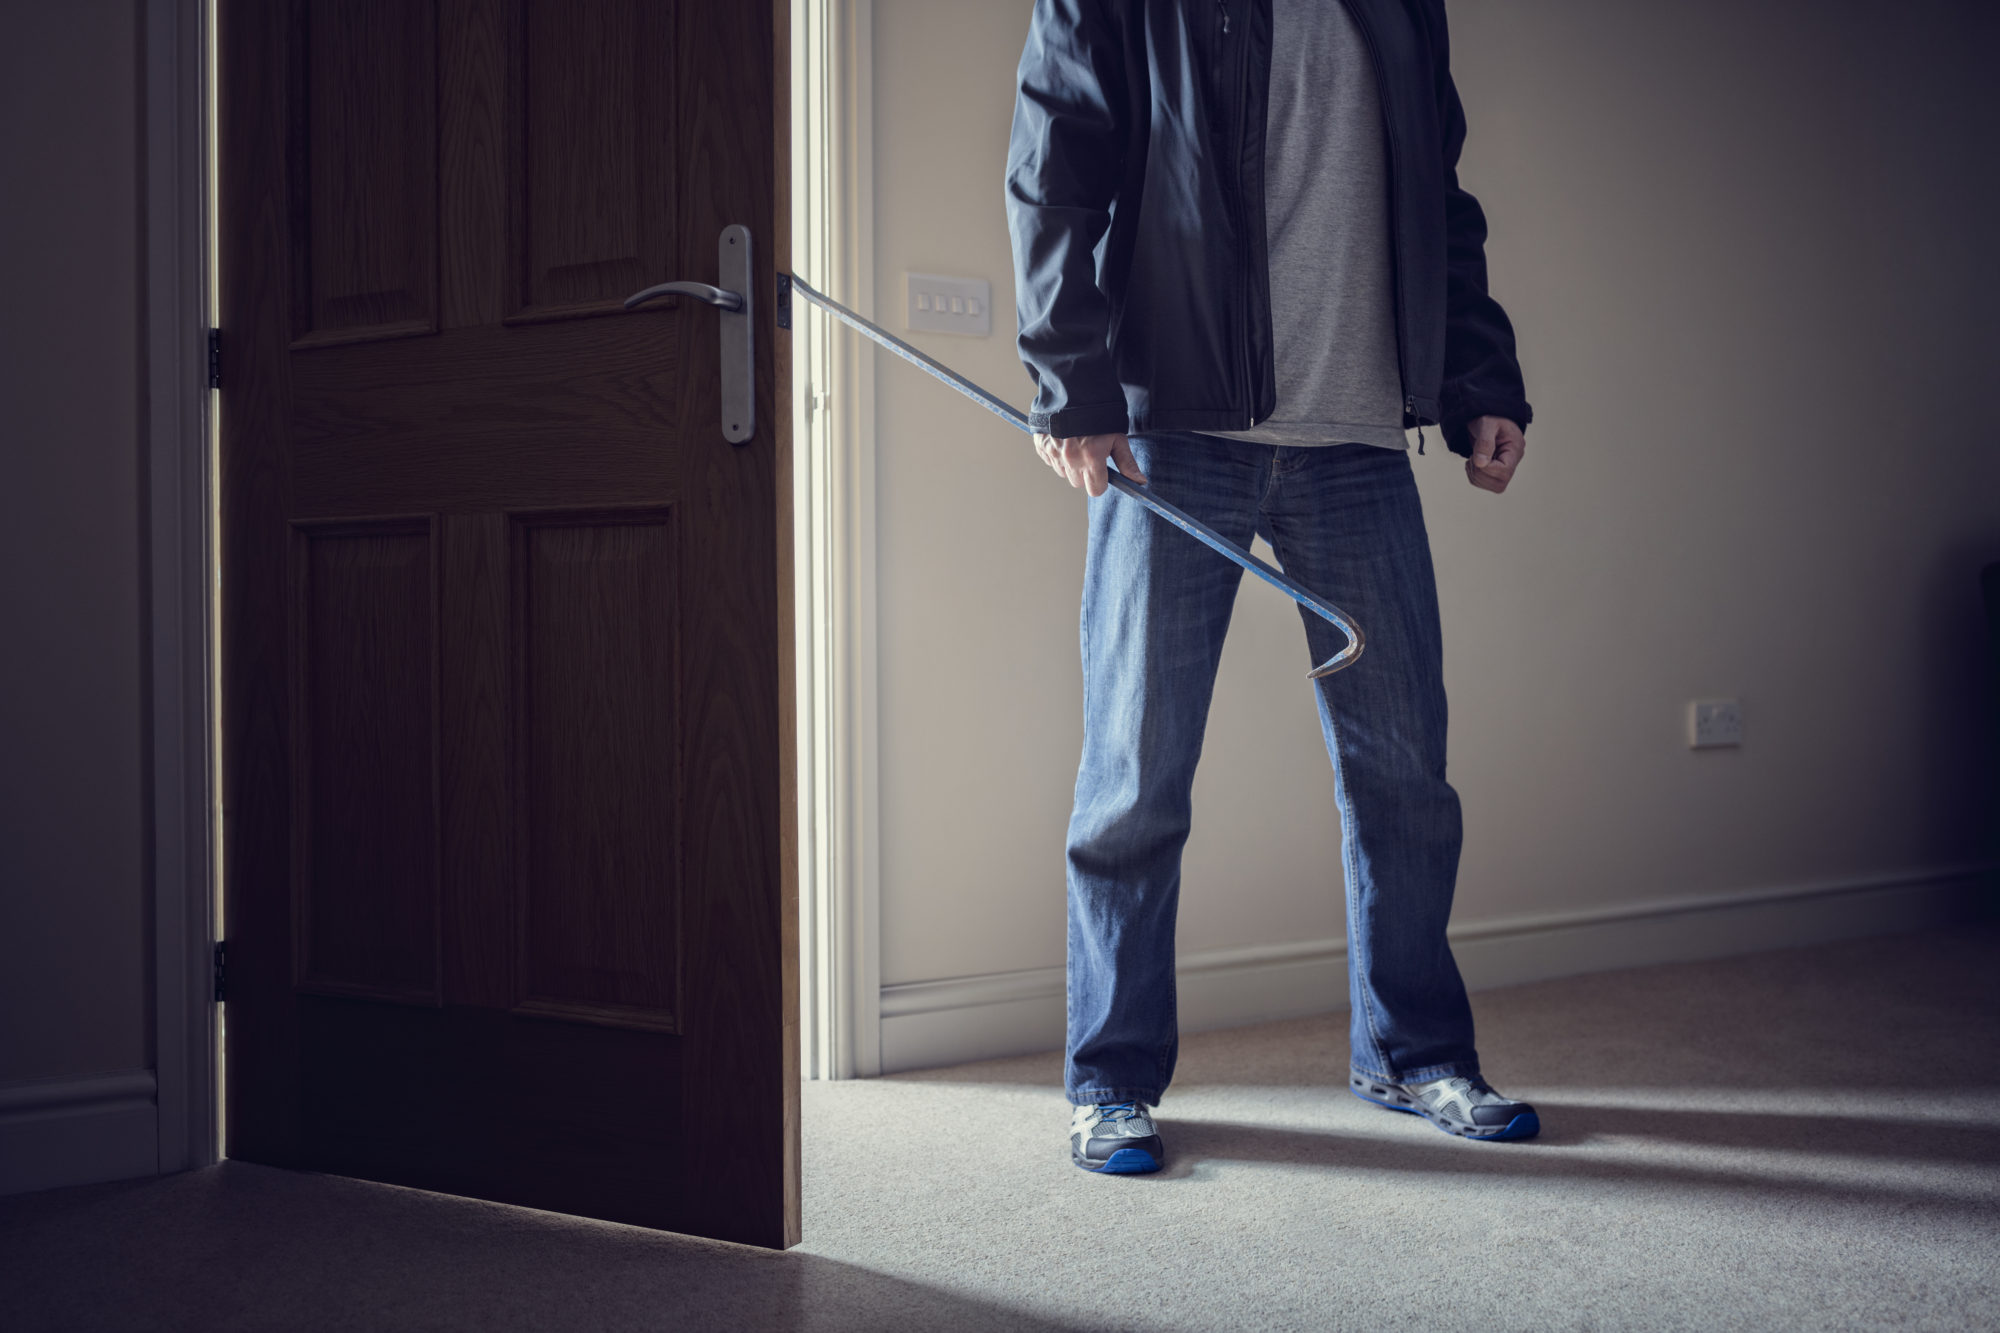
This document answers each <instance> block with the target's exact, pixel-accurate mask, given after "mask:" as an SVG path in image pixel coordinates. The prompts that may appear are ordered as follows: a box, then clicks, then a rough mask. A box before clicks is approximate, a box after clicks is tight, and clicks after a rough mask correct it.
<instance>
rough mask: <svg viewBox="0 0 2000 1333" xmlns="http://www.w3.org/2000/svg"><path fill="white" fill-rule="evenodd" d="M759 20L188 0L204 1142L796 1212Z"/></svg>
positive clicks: (752, 1228) (784, 497) (777, 35)
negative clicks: (204, 735) (213, 425)
mask: <svg viewBox="0 0 2000 1333" xmlns="http://www.w3.org/2000/svg"><path fill="white" fill-rule="evenodd" d="M784 12H785V11H784V5H783V2H782V0H777V3H773V0H763V2H762V3H737V0H224V3H222V4H221V6H220V12H219V15H218V24H219V31H218V40H219V48H218V52H219V58H218V73H217V76H218V80H219V84H218V86H219V94H220V99H219V106H220V118H221V119H220V136H219V143H220V161H219V178H220V187H221V199H220V218H219V227H220V238H221V239H220V254H221V289H222V295H221V309H222V320H221V325H222V364H223V392H222V405H221V420H222V455H221V478H220V485H221V499H222V513H221V542H222V546H221V562H222V565H221V574H222V589H221V608H222V631H223V637H222V644H223V650H222V651H223V677H222V689H223V708H222V715H223V719H224V722H223V727H224V731H223V742H222V743H223V751H222V753H223V766H224V773H223V790H224V793H225V796H224V801H225V807H224V812H223V817H224V830H225V831H224V838H225V844H224V845H225V858H226V859H225V865H224V874H225V885H224V892H225V895H226V901H227V904H228V928H227V934H228V941H229V988H230V989H229V994H228V1001H227V1004H228V1007H227V1010H226V1016H227V1036H228V1151H229V1153H230V1155H231V1156H233V1157H239V1158H246V1159H249V1160H253V1161H260V1162H269V1163H274V1164H277V1165H282V1166H292V1167H305V1168H312V1169H317V1170H324V1171H332V1172H339V1173H343V1174H350V1175H356V1176H364V1177H368V1178H371V1179H377V1180H387V1181H395V1182H399V1183H403V1184H409V1185H416V1186H421V1187H424V1188H429V1189H435V1190H443V1191H449V1192H453V1193H461V1194H469V1195H475V1196H479V1197H482V1198H490V1199H500V1200H506V1201H510V1202H515V1203H523V1204H529V1205H532V1206H536V1207H542V1208H550V1209H557V1210H561V1211H566V1212H574V1213H582V1214H588V1215H592V1216H597V1217H604V1218H612V1219H617V1220H621V1221H628V1222H637V1223H642V1224H645V1225H649V1226H657V1227H666V1228H671V1229H674V1230H678V1231H687V1232H694V1233H699V1234H703V1235H709V1236H717V1237H724V1238H727V1239H731V1240H738V1241H747V1242H751V1243H755V1244H761V1245H784V1244H789V1243H791V1242H792V1241H794V1240H796V1238H797V1234H798V1191H797V1178H798V1151H797V1098H798V1090H797V1075H796V1070H797V1055H796V1049H795V1041H796V1025H795V1020H794V1007H795V1003H796V993H795V989H794V987H795V985H796V967H795V962H794V952H793V947H792V946H793V939H794V932H793V921H794V913H793V906H792V895H793V892H794V889H795V885H794V884H793V882H792V874H791V861H790V857H789V853H788V846H789V837H788V834H789V829H790V823H789V818H790V816H789V811H790V800H791V797H790V790H791V787H790V783H791V750H790V743H789V742H790V736H791V730H790V709H789V703H788V700H789V688H790V676H789V664H790V648H789V643H790V638H789V636H790V626H789V619H788V617H789V610H790V605H791V598H790V593H789V582H788V580H789V569H788V564H787V558H786V557H787V555H788V550H781V542H783V541H784V540H785V538H786V535H787V534H788V532H789V518H788V509H787V505H788V500H789V494H790V486H789V481H788V480H787V478H788V475H789V474H788V468H789V462H788V454H787V450H788V448H789V440H788V437H787V431H786V422H785V421H784V420H783V419H782V418H783V414H782V413H781V412H780V411H778V410H777V403H778V401H779V400H778V398H777V397H776V395H775V394H774V386H775V385H776V384H777V383H778V382H779V380H778V375H779V374H780V373H781V372H782V371H783V369H784V366H783V364H782V363H781V362H780V356H781V355H782V354H783V352H784V349H782V348H780V347H778V346H777V345H776V343H775V339H776V338H779V337H784V336H786V335H783V334H781V333H779V332H778V331H777V330H776V329H775V328H774V327H773V322H772V320H771V318H770V314H769V312H770V311H772V310H773V309H774V302H773V280H772V279H773V273H774V272H775V270H776V268H777V267H779V266H782V265H783V264H784V263H785V245H786V238H785V237H784V235H783V234H782V233H781V232H780V230H779V225H780V220H781V219H782V218H783V216H784V213H783V209H782V207H781V206H780V202H781V200H780V194H781V188H780V183H781V182H782V180H783V178H784V177H783V164H784V146H783V144H782V142H781V140H780V138H779V134H780V132H781V130H782V129H783V128H784V127H786V126H787V124H788V118H787V116H786V114H785V112H784V107H783V105H782V94H783V88H784V85H783V83H782V82H781V72H782V71H783V70H784V68H785V65H786V57H785V53H784V49H783V44H784V36H785V33H784V26H783V25H784V18H783V14H784ZM731 223H742V224H745V225H747V226H748V227H749V229H750V232H751V235H752V237H753V243H754V245H755V247H757V248H758V250H760V251H761V253H758V254H757V255H756V259H755V264H754V270H753V271H754V273H755V287H756V291H755V293H754V308H755V310H756V311H757V312H759V318H758V319H757V322H756V325H755V338H756V348H757V357H758V360H757V373H756V379H755V398H756V404H757V408H756V411H757V422H758V426H757V432H756V435H755V438H753V439H752V440H750V441H749V442H748V443H746V444H742V445H733V444H730V443H727V442H725V440H724V439H723V437H722V433H721V427H720V422H719V414H720V410H721V409H720V404H719V397H718V394H719V389H718V376H719V369H718V358H719V354H718V349H717V342H718V329H717V323H716V320H717V312H716V311H714V310H713V309H711V308H709V307H708V306H705V305H702V304H700V303H698V302H693V301H687V300H675V301H670V302H665V303H662V304H660V305H657V306H653V307H649V308H647V309H644V310H642V311H639V312H636V313H630V312H627V311H625V310H624V309H623V308H622V307H621V305H620V300H621V298H622V297H624V296H625V295H626V294H627V293H629V292H632V291H635V290H637V289H639V288H642V287H646V286H649V285H651V284H653V283H657V282H661V281H664V280H667V279H674V278H691V279H696V280H700V281H705V282H711V283H713V282H716V281H717V280H718V275H717V267H718V265H717V255H716V250H717V238H718V236H719V234H720V232H721V230H722V228H723V227H724V226H726V225H728V224H731Z"/></svg>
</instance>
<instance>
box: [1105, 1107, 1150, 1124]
mask: <svg viewBox="0 0 2000 1333" xmlns="http://www.w3.org/2000/svg"><path fill="white" fill-rule="evenodd" d="M1142 1114H1144V1113H1143V1112H1142V1111H1140V1109H1139V1103H1137V1102H1109V1103H1106V1104H1105V1105H1103V1106H1100V1107H1098V1108H1097V1123H1098V1124H1100V1125H1106V1124H1111V1123H1114V1122H1122V1121H1126V1120H1136V1119H1137V1118H1138V1117H1139V1116H1140V1115H1142Z"/></svg>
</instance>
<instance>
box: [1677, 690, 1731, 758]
mask: <svg viewBox="0 0 2000 1333" xmlns="http://www.w3.org/2000/svg"><path fill="white" fill-rule="evenodd" d="M1741 744H1743V704H1742V702H1741V701H1740V700H1736V699H1696V700H1694V701H1693V702H1691V703H1689V704H1688V748H1689V749H1691V750H1711V749H1714V748H1716V747H1717V746H1723V745H1741Z"/></svg>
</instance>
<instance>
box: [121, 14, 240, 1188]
mask: <svg viewBox="0 0 2000 1333" xmlns="http://www.w3.org/2000/svg"><path fill="white" fill-rule="evenodd" d="M141 14H142V22H143V24H144V33H143V41H144V58H143V62H142V68H143V70H144V79H145V88H144V90H143V93H142V96H143V99H144V106H145V120H144V122H143V124H144V132H145V143H144V146H143V149H142V153H143V161H144V164H145V188H144V203H145V232H144V236H145V247H144V262H145V269H144V272H145V279H144V281H145V305H144V310H145V328H144V334H143V336H144V339H145V347H146V372H145V389H146V402H145V406H144V409H143V412H142V418H141V419H142V421H143V423H144V429H145V432H146V443H145V452H144V455H143V456H144V459H145V486H146V491H145V494H146V510H145V517H146V524H147V532H146V538H145V550H146V553H147V563H146V574H147V582H146V586H145V590H144V591H145V608H146V610H145V615H146V649H147V655H148V656H147V691H148V693H147V699H146V705H147V714H148V734H147V746H148V754H147V764H148V768H147V788H148V791H149V795H150V799H149V801H148V814H149V826H148V828H147V837H148V840H149V842H150V847H149V853H150V855H149V861H150V865H151V870H152V900H153V985H154V994H153V1064H154V1071H155V1077H156V1092H155V1105H156V1108H157V1111H158V1127H159V1144H160V1156H159V1170H160V1171H161V1172H162V1173H165V1172H170V1171H182V1170H186V1169H188V1168H190V1167H196V1166H206V1165H208V1164H209V1163H210V1162H213V1161H215V1160H216V1159H217V1157H218V1155H219V1153H220V1148H221V1142H220V1134H219V1130H220V1125H221V1116H220V1111H219V1093H220V1083H219V1082H218V1080H217V1072H218V1042H217V1040H216V1035H217V1025H218V1017H219V1016H218V1014H217V1006H216V1004H215V1002H214V978H213V962H212V960H213V957H214V941H215V940H216V938H217V930H216V920H215V912H216V905H217V903H218V901H219V899H218V895H217V893H216V875H217V873H218V867H219V862H218V861H217V858H216V855H215V847H216V838H215V834H216V812H217V808H218V805H217V799H216V792H217V787H216V765H215V754H216V744H215V740H216V736H215V717H216V714H215V708H214V704H215V698H216V694H215V684H216V675H215V652H214V643H215V578H214V570H215V546H214V470H213V459H214V448H213V444H214V434H213V428H214V414H213V412H212V411H211V400H212V398H213V395H212V393H211V392H210V390H209V387H208V329H209V324H210V320H211V318H212V316H211V313H210V312H211V311H212V310H213V309H214V306H213V303H212V300H211V295H212V281H213V276H214V275H213V272H212V269H211V266H210V264H209V234H210V233H209V227H210V224H211V221H212V218H211V210H210V199H211V195H210V189H211V185H212V179H211V174H210V170H209V163H210V160H211V158H210V152H209V149H210V145H211V142H212V138H211V131H212V128H213V127H212V125H211V124H210V115H209V99H208V96H207V93H208V87H209V62H210V53H211V46H210V28H209V23H208V19H209V14H210V6H209V4H208V3H207V0H146V2H145V5H144V7H143V9H142V11H141Z"/></svg>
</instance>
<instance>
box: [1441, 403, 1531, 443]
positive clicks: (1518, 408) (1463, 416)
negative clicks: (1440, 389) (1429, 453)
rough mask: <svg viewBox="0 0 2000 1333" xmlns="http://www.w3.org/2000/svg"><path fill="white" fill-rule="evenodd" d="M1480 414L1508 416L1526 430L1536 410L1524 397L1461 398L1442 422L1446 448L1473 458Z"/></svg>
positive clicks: (1485, 415)
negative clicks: (1473, 431)
mask: <svg viewBox="0 0 2000 1333" xmlns="http://www.w3.org/2000/svg"><path fill="white" fill-rule="evenodd" d="M1480 417H1505V418H1506V419H1507V420H1509V421H1511V422H1513V423H1514V424H1515V425H1517V426H1519V427H1520V428H1521V430H1522V431H1523V432H1524V433H1525V432H1526V431H1527V429H1528V423H1529V422H1530V421H1533V420H1534V418H1535V413H1534V409H1532V408H1530V407H1529V406H1528V403H1527V400H1526V399H1524V398H1461V399H1457V400H1455V401H1453V403H1452V404H1451V406H1450V408H1449V409H1448V410H1447V411H1446V412H1445V418H1444V421H1443V422H1442V423H1441V424H1442V426H1443V429H1444V443H1445V447H1446V448H1447V449H1449V450H1451V451H1452V452H1453V453H1455V454H1463V455H1464V456H1465V457H1467V458H1470V457H1472V423H1473V422H1474V421H1475V420H1477V419H1478V418H1480Z"/></svg>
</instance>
